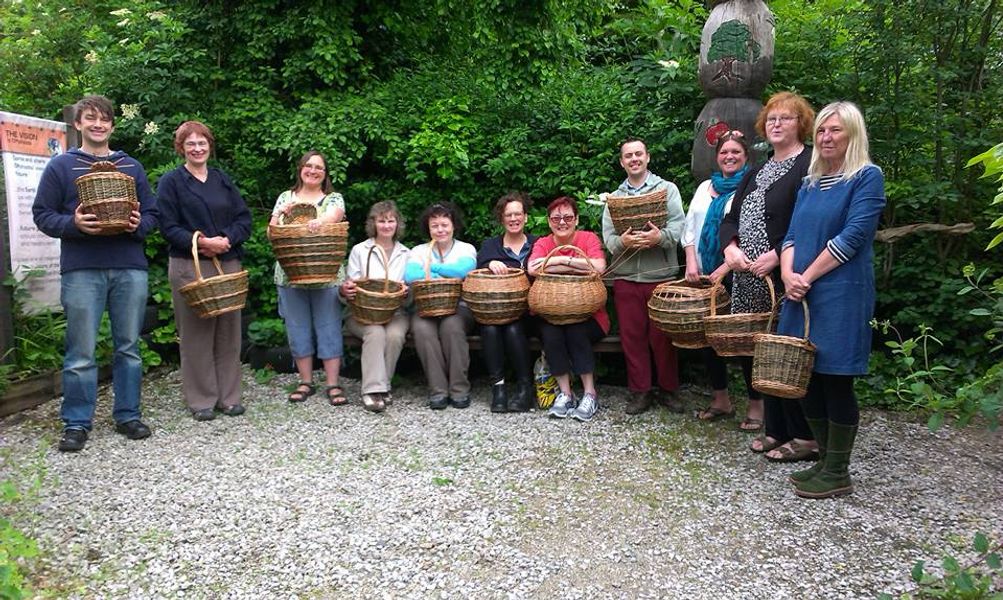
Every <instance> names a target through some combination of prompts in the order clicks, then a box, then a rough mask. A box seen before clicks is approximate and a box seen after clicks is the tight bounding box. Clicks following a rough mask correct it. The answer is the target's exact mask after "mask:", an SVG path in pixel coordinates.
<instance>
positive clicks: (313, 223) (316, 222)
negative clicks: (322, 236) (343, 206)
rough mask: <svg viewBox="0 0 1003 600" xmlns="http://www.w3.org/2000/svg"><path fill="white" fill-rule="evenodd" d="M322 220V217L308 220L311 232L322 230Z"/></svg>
mask: <svg viewBox="0 0 1003 600" xmlns="http://www.w3.org/2000/svg"><path fill="white" fill-rule="evenodd" d="M321 222H322V221H321V220H320V219H310V220H309V221H307V222H306V228H307V230H308V231H309V232H310V233H317V232H318V231H320V225H321Z"/></svg>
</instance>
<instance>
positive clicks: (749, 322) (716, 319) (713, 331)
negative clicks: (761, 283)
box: [703, 275, 777, 356]
mask: <svg viewBox="0 0 1003 600" xmlns="http://www.w3.org/2000/svg"><path fill="white" fill-rule="evenodd" d="M764 279H765V280H766V287H768V288H769V289H770V304H771V307H772V308H771V309H770V312H763V313H731V314H730V315H728V314H725V315H719V314H717V306H715V301H714V296H712V297H711V302H710V315H708V316H706V317H704V320H703V322H704V330H705V332H706V335H707V343H709V344H710V345H711V347H712V348H714V352H716V353H717V355H718V356H752V355H753V353H754V352H755V348H756V339H755V338H756V334H758V333H770V324H771V322H772V319H773V315H774V314H775V313H776V312H777V296H776V290H775V289H774V287H773V279H772V278H771V277H770V276H769V275H767V276H766V277H765V278H764ZM718 285H721V284H718Z"/></svg>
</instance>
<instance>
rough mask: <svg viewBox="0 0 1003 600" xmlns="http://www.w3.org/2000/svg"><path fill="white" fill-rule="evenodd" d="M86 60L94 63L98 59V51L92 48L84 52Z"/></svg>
mask: <svg viewBox="0 0 1003 600" xmlns="http://www.w3.org/2000/svg"><path fill="white" fill-rule="evenodd" d="M84 60H86V61H87V62H89V63H91V64H92V65H93V64H94V63H96V62H97V61H98V53H97V52H94V51H93V50H91V51H90V52H88V53H87V54H84Z"/></svg>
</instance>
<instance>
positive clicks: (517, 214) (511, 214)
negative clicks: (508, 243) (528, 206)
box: [502, 212, 526, 219]
mask: <svg viewBox="0 0 1003 600" xmlns="http://www.w3.org/2000/svg"><path fill="white" fill-rule="evenodd" d="M525 214H526V213H524V212H509V213H505V214H503V215H502V218H504V219H515V218H517V217H521V216H523V215H525Z"/></svg>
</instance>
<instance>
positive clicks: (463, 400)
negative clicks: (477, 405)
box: [449, 396, 470, 408]
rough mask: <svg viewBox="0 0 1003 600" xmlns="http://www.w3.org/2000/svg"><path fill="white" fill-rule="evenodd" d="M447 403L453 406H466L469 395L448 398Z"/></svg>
mask: <svg viewBox="0 0 1003 600" xmlns="http://www.w3.org/2000/svg"><path fill="white" fill-rule="evenodd" d="M449 403H450V404H452V405H453V408H467V407H469V406H470V396H464V397H462V398H450V399H449Z"/></svg>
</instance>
